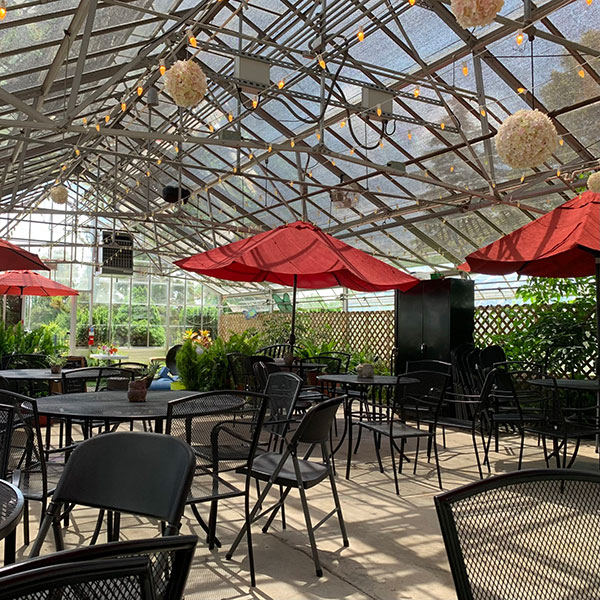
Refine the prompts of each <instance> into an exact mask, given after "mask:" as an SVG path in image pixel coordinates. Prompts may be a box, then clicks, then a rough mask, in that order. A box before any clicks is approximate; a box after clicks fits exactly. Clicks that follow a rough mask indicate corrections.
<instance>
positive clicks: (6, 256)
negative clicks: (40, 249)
mask: <svg viewBox="0 0 600 600" xmlns="http://www.w3.org/2000/svg"><path fill="white" fill-rule="evenodd" d="M7 269H34V270H38V269H42V270H44V271H49V270H50V268H49V267H47V266H46V265H45V264H44V263H43V262H42V261H41V260H40V258H39V257H38V256H36V255H35V254H33V253H31V252H28V251H27V250H23V248H19V246H15V245H14V244H11V243H10V242H7V241H6V240H0V271H6V270H7Z"/></svg>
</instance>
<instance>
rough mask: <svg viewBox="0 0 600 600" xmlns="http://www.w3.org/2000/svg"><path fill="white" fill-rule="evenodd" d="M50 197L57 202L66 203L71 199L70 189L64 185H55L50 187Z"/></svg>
mask: <svg viewBox="0 0 600 600" xmlns="http://www.w3.org/2000/svg"><path fill="white" fill-rule="evenodd" d="M50 198H52V202H54V203H55V204H66V202H67V200H68V199H69V190H67V188H66V187H65V186H64V185H55V186H52V187H51V188H50Z"/></svg>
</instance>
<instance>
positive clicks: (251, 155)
mask: <svg viewBox="0 0 600 600" xmlns="http://www.w3.org/2000/svg"><path fill="white" fill-rule="evenodd" d="M253 158H254V154H252V152H250V154H248V160H252V159H253Z"/></svg>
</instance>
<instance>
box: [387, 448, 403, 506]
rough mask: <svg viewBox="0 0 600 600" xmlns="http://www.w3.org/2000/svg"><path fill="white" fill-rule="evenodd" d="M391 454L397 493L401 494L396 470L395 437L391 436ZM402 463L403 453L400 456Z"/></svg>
mask: <svg viewBox="0 0 600 600" xmlns="http://www.w3.org/2000/svg"><path fill="white" fill-rule="evenodd" d="M390 455H391V458H392V472H393V473H394V485H395V486H396V494H397V495H398V496H399V495H400V487H399V486H398V471H397V470H396V458H395V456H394V438H393V437H391V436H390ZM400 463H401V464H402V455H401V456H400Z"/></svg>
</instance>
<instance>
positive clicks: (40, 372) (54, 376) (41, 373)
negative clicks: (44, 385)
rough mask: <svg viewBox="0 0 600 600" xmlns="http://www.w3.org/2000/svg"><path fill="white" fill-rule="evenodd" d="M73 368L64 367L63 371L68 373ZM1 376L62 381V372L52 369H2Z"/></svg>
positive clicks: (25, 379) (24, 379) (23, 379)
mask: <svg viewBox="0 0 600 600" xmlns="http://www.w3.org/2000/svg"><path fill="white" fill-rule="evenodd" d="M71 370H72V369H63V370H62V372H63V373H68V372H69V371H71ZM0 377H4V378H5V379H16V380H19V381H27V380H30V379H35V380H37V381H60V380H61V379H62V375H61V374H60V373H52V372H51V371H50V369H0Z"/></svg>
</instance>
